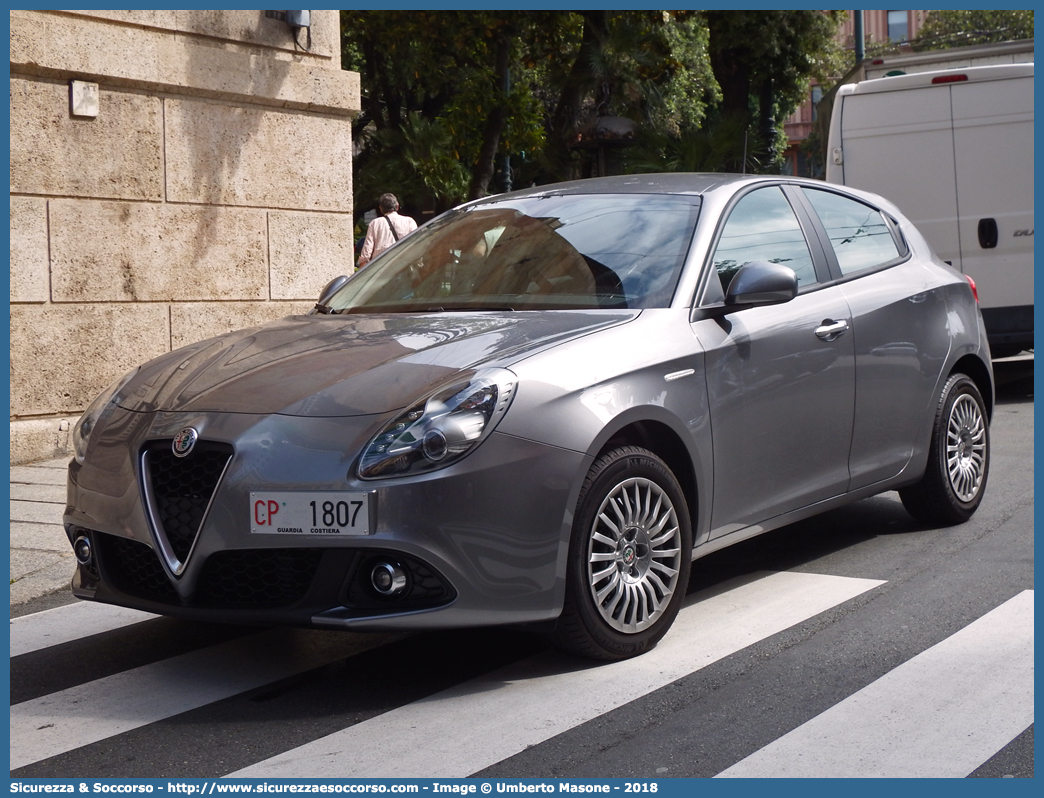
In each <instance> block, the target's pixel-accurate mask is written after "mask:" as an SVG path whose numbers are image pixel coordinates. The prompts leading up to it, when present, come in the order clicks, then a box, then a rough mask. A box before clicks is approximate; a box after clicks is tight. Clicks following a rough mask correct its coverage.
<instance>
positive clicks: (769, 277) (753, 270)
mask: <svg viewBox="0 0 1044 798" xmlns="http://www.w3.org/2000/svg"><path fill="white" fill-rule="evenodd" d="M797 290H798V283H797V275H796V274H794V270H793V269H791V268H790V267H789V266H783V265H782V264H780V263H769V262H768V261H764V260H755V261H751V262H750V263H747V264H745V265H744V266H743V267H742V268H741V269H740V270H739V271H738V272H736V276H735V277H733V278H732V282H731V283H729V290H728V291H726V292H725V307H727V308H730V309H734V308H736V307H737V306H739V305H742V306H744V307H752V306H756V305H777V304H779V303H781V302H789V301H790V300H791V299H793V298H794V297H795V296H797Z"/></svg>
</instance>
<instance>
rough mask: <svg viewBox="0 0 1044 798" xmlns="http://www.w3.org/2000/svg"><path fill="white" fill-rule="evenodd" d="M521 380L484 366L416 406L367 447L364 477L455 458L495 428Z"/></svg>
mask: <svg viewBox="0 0 1044 798" xmlns="http://www.w3.org/2000/svg"><path fill="white" fill-rule="evenodd" d="M516 381H517V377H516V376H515V375H514V374H513V373H511V372H510V371H508V370H507V369H498V368H495V369H482V370H481V371H479V372H477V373H476V374H475V376H474V377H472V378H471V379H470V380H468V381H466V382H458V383H454V384H453V385H450V386H448V387H446V388H444V389H442V390H440V391H437V392H436V393H434V394H432V395H431V396H429V397H428V398H427V399H425V400H423V401H421V402H418V403H417V404H415V405H413V406H412V407H411V408H409V409H408V410H406V411H405V412H403V413H402V414H400V415H399V416H398V417H397V418H396V419H395V420H394V421H392V422H391V423H390V424H388V425H387V426H386V427H385V428H384V429H382V430H381V431H380V432H379V433H378V434H377V435H376V436H375V437H374V438H373V440H371V441H370V443H369V445H367V447H366V448H365V449H364V450H363V454H362V460H361V461H360V463H359V476H360V478H362V479H379V478H381V477H394V476H401V475H405V474H417V473H422V472H424V471H431V470H433V469H436V468H442V467H443V466H447V465H449V464H450V463H453V462H456V461H457V460H459V459H460V458H462V457H463V456H464V455H466V454H467V453H468V452H470V451H471V450H472V449H474V448H475V447H476V446H478V445H479V443H481V442H482V441H483V440H484V439H485V438H486V436H487V435H489V433H490V432H492V431H493V428H494V427H495V426H496V425H497V422H498V421H500V419H501V418H502V417H503V415H504V413H505V412H507V409H508V405H509V404H511V399H512V397H513V396H514V395H515V383H516Z"/></svg>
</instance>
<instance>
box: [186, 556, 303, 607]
mask: <svg viewBox="0 0 1044 798" xmlns="http://www.w3.org/2000/svg"><path fill="white" fill-rule="evenodd" d="M321 558H322V552H321V551H320V550H318V549H257V550H243V551H240V550H233V551H219V552H217V553H216V554H213V555H211V556H210V557H209V558H208V559H207V562H206V564H205V565H204V567H203V575H202V576H201V578H200V586H199V592H198V593H197V595H198V597H199V603H200V604H202V605H206V606H220V607H281V606H285V605H287V604H293V603H294V602H295V601H299V600H300V599H302V598H304V595H305V593H307V592H308V588H309V587H310V586H311V584H312V580H313V579H314V578H315V572H316V569H317V568H318V567H319V560H320V559H321Z"/></svg>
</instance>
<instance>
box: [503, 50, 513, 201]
mask: <svg viewBox="0 0 1044 798" xmlns="http://www.w3.org/2000/svg"><path fill="white" fill-rule="evenodd" d="M510 93H511V68H510V67H508V69H506V70H505V71H504V103H505V104H507V101H508V96H509V95H510ZM502 168H503V171H504V191H505V192H508V191H511V156H510V155H508V154H505V155H504V164H503V167H502Z"/></svg>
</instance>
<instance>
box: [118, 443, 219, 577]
mask: <svg viewBox="0 0 1044 798" xmlns="http://www.w3.org/2000/svg"><path fill="white" fill-rule="evenodd" d="M148 453H149V451H148V449H145V450H143V451H142V453H141V457H140V458H139V463H138V467H139V469H140V470H141V485H142V493H143V494H144V503H145V514H146V515H147V516H148V519H149V526H150V527H151V528H152V538H153V540H155V541H156V543H157V545H158V546H159V550H160V553H161V554H162V555H163V557H162V559H163V561H164V563H165V564H166V566H167V569H168V570H169V571H170V572H171V573H172V574H173V575H174V576H181V575H182V574H183V573H184V572H185V567H186V566H187V565H188V561H189V560H190V559H192V554H193V552H195V550H196V544H197V543H199V534H200V532H202V531H203V525H204V524H206V523H207V517H208V516H209V515H210V508H211V507H212V506H213V504H214V498H215V497H216V496H217V492H218V488H220V487H221V481H222V480H223V479H224V478H225V472H226V471H228V467H229V465H231V464H232V458H233V457H235V456H236V452H235V449H233V450H232V454H230V455H229V456H228V460H226V461H225V467H224V468H222V469H221V473H220V474H219V475H218V478H217V481H216V482H215V483H214V492H213V493H211V494H210V500H209V501H208V502H207V508H206V509H205V510H204V511H203V517H202V518H201V519H200V520H199V526H198V527H197V528H196V536H195V537H194V538H193V539H192V546H191V548H189V553H188V554H187V555H186V556H185V561H184V562H181V561H180V560H179V559H178V557H177V555H176V554H174V549H173V548H171V545H170V541H168V540H167V534H166V532H165V531H163V526H162V524H160V523H159V520H158V515H157V513H156V508H155V507H154V506H153V504H152V495H153V488H152V472H151V471H150V470H149V467H148V462H147V461H146V456H147V455H148Z"/></svg>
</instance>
